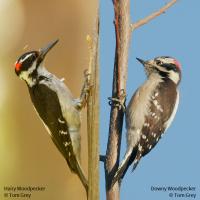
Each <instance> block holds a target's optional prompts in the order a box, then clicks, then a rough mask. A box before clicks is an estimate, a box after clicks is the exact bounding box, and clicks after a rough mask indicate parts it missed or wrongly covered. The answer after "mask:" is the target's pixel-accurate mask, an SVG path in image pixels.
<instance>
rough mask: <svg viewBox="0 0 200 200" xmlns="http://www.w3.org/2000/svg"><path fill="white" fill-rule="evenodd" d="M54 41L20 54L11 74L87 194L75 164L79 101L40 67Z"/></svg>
mask: <svg viewBox="0 0 200 200" xmlns="http://www.w3.org/2000/svg"><path fill="white" fill-rule="evenodd" d="M57 42H58V40H55V41H53V42H51V43H49V44H48V45H47V46H46V47H44V48H41V49H39V50H38V51H30V52H27V53H24V54H23V55H22V56H20V57H19V59H18V60H17V61H16V63H15V72H16V74H17V76H18V77H19V78H20V79H22V80H24V81H25V82H26V85H27V86H28V90H29V93H30V97H31V100H32V103H33V105H34V108H35V110H36V112H37V113H38V115H39V117H40V118H41V120H42V122H43V123H44V126H45V127H46V129H47V131H48V133H49V134H50V136H51V139H52V141H53V142H54V144H55V145H56V147H57V148H58V150H59V151H60V153H61V154H62V155H63V157H64V158H65V159H66V161H67V163H68V166H69V168H70V169H71V171H72V172H74V173H76V174H77V175H78V176H79V178H80V180H81V182H82V183H83V185H84V187H85V189H86V191H87V188H88V183H87V180H86V178H85V175H84V173H83V170H82V168H81V166H80V163H79V158H80V125H81V121H80V109H79V105H80V103H81V102H80V101H81V100H80V101H77V100H76V99H74V98H73V96H72V93H71V92H70V90H69V89H68V87H67V86H66V85H65V84H64V82H63V80H62V79H59V78H57V77H56V76H55V75H54V74H52V73H50V72H48V71H47V69H46V68H45V66H44V58H45V56H46V55H47V53H48V52H49V51H50V50H51V49H52V48H53V47H54V46H55V45H56V43H57Z"/></svg>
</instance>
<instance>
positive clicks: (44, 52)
mask: <svg viewBox="0 0 200 200" xmlns="http://www.w3.org/2000/svg"><path fill="white" fill-rule="evenodd" d="M58 41H59V40H58V39H57V40H55V41H53V42H50V43H49V44H47V45H46V46H45V47H43V48H41V49H40V50H39V60H40V62H42V61H43V60H44V58H45V56H46V55H47V53H48V52H49V51H50V50H51V49H52V48H53V47H54V46H55V45H56V44H57V42H58Z"/></svg>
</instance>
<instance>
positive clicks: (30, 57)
mask: <svg viewBox="0 0 200 200" xmlns="http://www.w3.org/2000/svg"><path fill="white" fill-rule="evenodd" d="M26 57H27V58H26ZM37 57H38V53H37V52H36V51H32V52H28V53H25V54H23V55H22V56H21V57H20V58H19V59H18V61H17V62H21V64H22V66H21V68H20V70H21V71H25V70H28V68H29V67H31V65H32V64H33V62H34V61H35V60H36V58H37Z"/></svg>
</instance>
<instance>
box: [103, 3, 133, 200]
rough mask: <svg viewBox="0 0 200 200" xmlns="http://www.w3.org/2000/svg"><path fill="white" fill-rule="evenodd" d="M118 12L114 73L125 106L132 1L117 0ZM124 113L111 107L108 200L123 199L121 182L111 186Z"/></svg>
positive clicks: (116, 95)
mask: <svg viewBox="0 0 200 200" xmlns="http://www.w3.org/2000/svg"><path fill="white" fill-rule="evenodd" d="M113 5H114V12H115V20H114V24H115V33H116V50H115V62H114V73H113V88H112V97H113V98H118V99H119V100H120V101H121V102H122V103H124V101H125V98H124V96H123V93H124V92H126V78H127V64H128V50H129V43H130V34H131V29H130V2H129V0H113ZM123 116H124V113H123V111H122V109H119V107H116V106H115V105H114V104H112V106H111V113H110V127H109V137H108V143H107V151H106V160H105V179H106V196H107V200H118V199H119V184H118V182H117V183H116V184H115V185H114V186H113V187H111V182H112V179H113V176H114V173H115V172H116V170H117V168H118V165H119V156H120V146H121V132H122V126H123Z"/></svg>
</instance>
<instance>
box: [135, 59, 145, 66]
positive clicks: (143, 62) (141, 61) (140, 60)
mask: <svg viewBox="0 0 200 200" xmlns="http://www.w3.org/2000/svg"><path fill="white" fill-rule="evenodd" d="M136 59H137V60H138V61H139V62H140V63H142V64H143V65H145V63H146V61H144V60H142V59H141V58H136Z"/></svg>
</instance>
